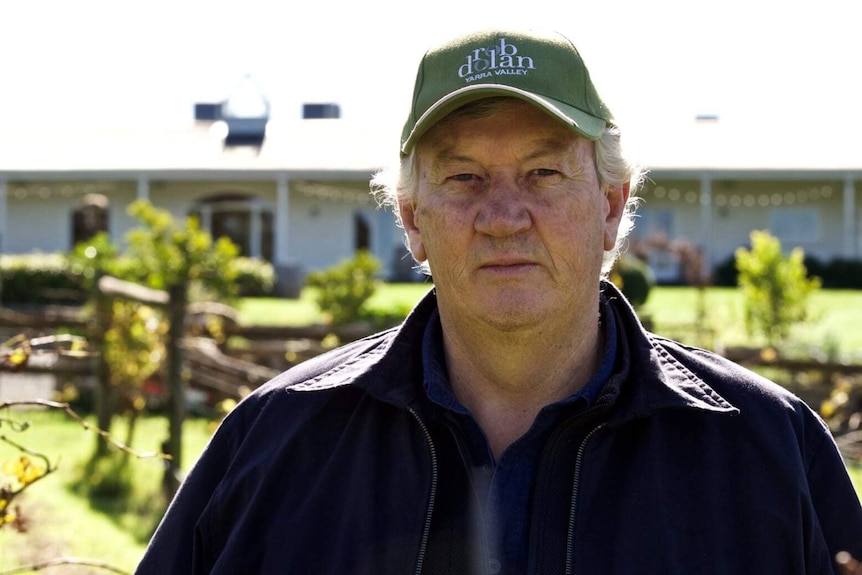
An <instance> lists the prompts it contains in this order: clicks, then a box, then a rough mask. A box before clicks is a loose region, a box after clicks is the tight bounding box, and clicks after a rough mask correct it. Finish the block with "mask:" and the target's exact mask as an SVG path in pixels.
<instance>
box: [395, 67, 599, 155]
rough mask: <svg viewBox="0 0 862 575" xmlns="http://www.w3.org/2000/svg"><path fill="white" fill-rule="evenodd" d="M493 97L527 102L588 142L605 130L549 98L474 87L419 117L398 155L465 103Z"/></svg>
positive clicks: (496, 87)
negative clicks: (511, 98) (507, 97)
mask: <svg viewBox="0 0 862 575" xmlns="http://www.w3.org/2000/svg"><path fill="white" fill-rule="evenodd" d="M493 96H509V97H513V98H518V99H520V100H524V101H526V102H529V103H530V104H533V105H534V106H536V107H538V108H540V109H541V110H543V111H545V112H547V113H548V114H549V115H551V116H552V117H553V118H555V119H557V120H559V121H560V122H561V123H563V124H565V125H566V126H567V127H569V128H571V129H572V130H574V131H575V132H577V133H578V134H580V135H581V136H583V137H585V138H588V139H590V140H598V139H599V138H600V137H601V135H602V132H603V131H604V130H605V128H606V127H607V122H605V120H603V119H601V118H596V117H595V116H592V115H590V114H587V113H586V112H584V111H583V110H580V109H578V108H575V107H573V106H569V105H568V104H564V103H563V102H560V101H558V100H554V99H552V98H546V97H544V96H540V95H537V94H533V93H532V92H527V91H525V90H520V89H518V88H513V87H512V86H503V85H500V84H476V85H473V86H468V87H466V88H462V89H460V90H457V91H455V92H452V93H451V94H447V95H446V96H445V97H443V98H441V99H440V100H438V101H437V102H435V103H434V105H433V106H431V107H430V108H428V110H427V111H426V112H425V113H424V114H422V117H421V118H419V120H417V122H416V125H415V126H413V130H412V131H411V132H410V135H409V136H407V138H406V139H405V140H404V141H403V142H402V143H401V154H402V155H407V154H408V153H410V150H411V149H412V148H413V146H415V145H416V142H417V141H419V138H421V137H422V135H423V134H425V132H427V131H428V130H430V129H431V128H432V127H433V126H434V125H435V124H436V123H437V122H439V121H440V120H442V119H443V118H444V117H445V116H447V115H449V114H450V113H451V112H454V111H455V110H456V109H458V108H460V107H461V106H463V105H464V104H468V103H470V102H474V101H476V100H482V99H484V98H489V97H493Z"/></svg>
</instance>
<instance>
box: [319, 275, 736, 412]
mask: <svg viewBox="0 0 862 575" xmlns="http://www.w3.org/2000/svg"><path fill="white" fill-rule="evenodd" d="M601 290H602V297H603V298H605V299H606V300H607V301H608V303H609V304H610V307H611V309H612V311H613V314H614V318H615V320H616V322H617V328H618V329H617V333H618V334H619V335H618V337H619V343H620V347H619V349H618V351H617V354H618V359H617V369H616V370H615V374H614V376H613V377H612V378H611V381H610V382H609V383H608V385H607V388H608V389H606V390H605V391H603V392H602V395H609V396H610V398H609V399H612V401H613V402H614V404H615V406H614V409H613V410H612V411H613V413H614V415H613V416H612V420H620V421H624V420H629V419H635V418H639V417H646V416H648V415H650V414H651V413H653V412H655V411H657V410H663V409H696V410H701V411H707V412H714V413H718V414H737V413H739V410H738V409H737V408H736V407H734V406H733V405H732V404H731V403H730V402H728V401H727V400H725V399H724V398H723V397H722V396H721V395H719V394H718V392H716V391H715V390H714V389H713V388H712V387H710V386H709V384H707V383H706V382H705V381H704V380H703V379H701V378H700V377H698V376H697V375H696V374H695V373H694V372H692V371H691V370H690V369H689V368H688V367H686V365H685V364H684V363H683V362H681V361H680V360H679V358H677V357H676V356H674V355H672V354H671V353H670V352H669V351H668V346H667V345H665V344H666V343H667V341H666V340H664V339H662V338H660V337H658V336H656V335H654V334H652V333H650V332H648V331H646V330H645V329H644V327H643V325H642V324H641V323H640V320H639V319H638V317H637V315H636V314H635V312H634V310H633V309H632V307H631V305H630V304H629V302H628V301H627V300H626V299H625V297H624V296H623V295H622V293H620V291H619V290H618V289H617V288H616V287H615V286H614V285H613V284H611V283H610V282H606V281H603V282H602V285H601ZM436 308H437V298H436V295H435V293H434V290H433V289H431V290H430V291H429V292H428V293H427V294H426V295H425V297H423V298H422V300H420V301H419V303H418V304H417V305H416V307H414V308H413V310H412V311H411V312H410V314H409V315H408V316H407V318H406V319H405V320H404V322H403V323H402V324H401V326H399V327H398V328H397V329H394V330H391V331H389V332H385V333H384V334H382V335H381V336H379V337H381V338H382V341H380V342H379V344H378V345H376V346H375V347H374V348H373V349H370V350H368V351H367V352H366V353H363V354H360V355H359V356H357V358H356V360H355V361H353V362H348V364H347V365H345V366H342V367H341V368H340V370H339V373H338V375H337V376H336V377H337V380H338V382H341V383H348V382H351V381H352V383H353V384H354V385H358V386H361V387H363V388H364V389H365V390H366V391H367V392H368V393H369V394H371V395H372V396H374V397H376V398H378V399H380V400H382V401H385V402H387V403H391V404H394V405H396V406H399V407H404V408H407V407H414V406H417V405H418V403H419V402H418V399H419V395H418V394H420V393H423V392H422V336H423V333H424V331H425V326H426V325H427V323H428V321H429V319H430V317H431V315H432V313H433V311H434V310H435V309H436ZM678 349H680V350H682V351H681V353H684V354H687V353H690V352H688V351H686V350H685V349H684V348H678ZM333 375H335V374H334V373H332V372H330V373H329V374H328V377H327V379H329V378H330V377H332V376H333ZM333 383H334V382H332V381H330V382H329V385H332V384H333ZM335 384H336V385H337V382H335ZM329 385H327V387H328V386H329Z"/></svg>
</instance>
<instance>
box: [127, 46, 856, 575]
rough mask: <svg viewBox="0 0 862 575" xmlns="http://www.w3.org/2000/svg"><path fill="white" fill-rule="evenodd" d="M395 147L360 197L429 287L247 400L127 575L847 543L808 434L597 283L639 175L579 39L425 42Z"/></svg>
mask: <svg viewBox="0 0 862 575" xmlns="http://www.w3.org/2000/svg"><path fill="white" fill-rule="evenodd" d="M401 155H402V161H401V166H400V168H399V169H398V170H397V171H396V172H395V173H394V175H392V174H389V175H387V174H380V175H378V176H377V177H376V178H375V182H374V185H375V188H376V191H377V193H378V194H379V195H380V196H381V198H382V199H383V200H384V201H388V202H389V203H390V204H392V205H393V206H394V207H395V208H396V210H397V214H398V217H399V220H400V222H401V223H402V225H403V227H404V230H405V232H406V237H407V241H408V243H409V247H410V250H411V252H412V254H413V256H414V257H415V259H416V260H417V261H418V262H420V263H421V264H422V265H423V266H424V267H425V268H426V269H427V270H428V271H429V273H431V274H432V276H433V280H434V289H433V291H432V292H431V293H430V294H429V295H428V296H427V297H426V298H425V299H424V300H423V301H422V302H420V303H419V304H418V306H417V307H416V309H415V310H414V311H413V312H412V313H411V314H410V316H409V317H408V318H407V319H406V321H405V322H404V323H403V325H401V326H400V327H399V328H397V329H394V330H390V331H387V332H384V333H381V334H379V335H376V336H373V337H370V338H367V339H365V340H362V341H358V342H354V343H352V344H349V345H347V346H345V347H343V348H341V349H338V350H335V351H333V352H330V353H329V354H326V355H324V356H322V357H319V358H316V359H314V360H310V361H308V362H305V363H303V364H301V365H300V366H298V367H296V368H294V369H292V370H289V371H288V372H286V373H284V374H283V375H281V376H279V377H278V378H276V379H275V380H274V381H272V382H270V383H269V384H267V385H266V386H264V387H262V388H261V389H259V390H257V391H256V392H254V393H253V394H252V395H251V396H249V397H248V398H247V399H246V400H245V401H243V402H242V403H241V404H240V405H239V406H238V407H237V408H236V410H234V411H233V412H232V413H231V414H230V415H229V416H228V417H227V418H226V419H225V421H224V423H223V424H222V426H221V428H220V429H219V431H218V432H217V433H216V434H215V436H214V437H213V439H212V441H211V443H210V445H209V446H208V447H207V449H206V451H205V452H204V454H203V455H202V457H201V459H200V461H199V462H198V463H197V465H196V466H195V468H194V469H193V470H192V472H191V473H190V475H189V477H188V479H187V480H186V482H185V484H184V485H183V486H182V488H181V489H180V491H179V493H178V495H177V497H176V499H175V500H174V502H173V503H172V504H171V507H170V509H169V510H168V513H167V514H166V516H165V518H164V520H163V522H162V524H161V525H160V527H159V529H158V530H157V532H156V534H155V536H154V538H153V540H152V542H151V545H150V547H149V549H148V551H147V553H146V555H145V557H144V559H143V561H142V563H141V565H140V568H139V571H138V572H139V573H153V574H156V573H158V574H166V573H176V574H183V575H187V574H193V573H220V574H221V573H224V574H228V573H229V574H236V573H369V574H370V573H374V574H385V573H393V574H394V573H397V574H404V573H417V574H419V573H488V574H496V573H505V574H514V573H536V574H547V573H600V574H602V575H606V574H612V573H620V574H631V573H661V574H662V575H666V574H672V573H680V574H686V575H691V574H694V573H726V574H734V575H738V574H741V573H759V574H762V573H776V574H781V575H788V574H802V573H818V574H821V573H831V572H833V570H834V569H837V566H836V563H835V556H836V554H837V553H838V552H839V551H844V552H849V553H850V554H851V555H853V556H856V557H859V556H860V555H862V508H860V505H859V500H858V498H857V496H856V494H855V492H854V490H853V487H852V485H851V483H850V481H849V479H848V476H847V473H846V470H845V468H844V465H843V462H842V459H841V456H840V454H839V452H838V450H837V449H836V447H835V443H834V442H833V440H832V438H831V436H830V434H829V432H828V430H827V428H826V427H825V426H824V424H823V423H822V421H821V420H820V419H818V417H817V416H816V415H815V414H814V413H813V412H812V411H811V410H810V409H809V408H808V407H806V405H805V404H803V403H802V402H801V401H799V400H798V399H797V398H795V397H794V396H792V395H791V394H789V393H787V392H786V391H784V390H783V389H781V388H780V387H778V386H776V385H774V384H772V383H770V382H768V381H765V380H763V379H762V378H760V377H758V376H757V375H755V374H753V373H750V372H748V371H745V370H743V369H741V368H740V367H738V366H736V365H734V364H732V363H730V362H728V361H726V360H724V359H722V358H720V357H718V356H715V355H713V354H711V353H708V352H705V351H702V350H698V349H692V348H690V347H686V346H684V345H681V344H679V343H676V342H673V341H669V340H667V339H664V338H661V337H658V336H656V335H653V334H651V333H649V332H646V331H644V329H643V328H642V326H641V325H640V323H639V322H638V320H637V318H636V316H635V315H634V313H633V311H632V309H631V308H630V306H629V305H628V304H627V303H626V301H625V299H624V298H623V296H622V295H621V294H620V293H619V292H618V291H617V290H616V289H615V288H614V287H613V286H612V285H611V284H609V283H607V282H606V281H604V279H603V278H604V276H605V275H606V273H607V271H608V269H609V267H610V266H611V265H612V263H613V261H614V258H615V257H616V254H617V252H618V247H619V245H620V242H621V241H622V239H623V238H624V236H625V234H626V233H627V231H628V229H629V228H630V226H631V206H632V204H633V201H632V198H631V195H632V191H633V190H634V189H635V188H636V187H637V185H638V184H639V181H640V178H641V174H640V172H639V171H638V170H637V169H635V168H634V167H633V166H632V165H631V164H630V163H629V162H627V161H626V160H625V158H624V157H623V155H622V153H621V148H620V141H619V131H618V129H617V128H616V126H615V125H614V121H613V118H612V116H611V114H610V112H609V111H608V109H607V107H606V106H605V105H604V104H603V102H602V100H601V98H600V97H599V96H598V94H597V92H596V90H595V88H594V87H593V84H592V82H591V80H590V77H589V74H588V72H587V69H586V67H585V66H584V63H583V62H582V60H581V57H580V55H579V54H578V52H577V50H576V49H575V47H574V46H572V44H571V43H570V42H569V41H568V40H566V39H565V38H563V37H561V36H559V35H556V34H546V33H538V32H525V31H514V30H492V31H485V32H480V33H476V34H473V35H468V36H466V37H460V38H457V39H455V40H453V41H451V42H449V43H447V44H445V45H443V46H440V47H438V48H435V49H433V50H431V51H429V52H428V53H427V54H426V55H425V57H424V59H423V61H422V63H421V66H420V69H419V73H418V75H417V79H416V87H415V93H414V98H413V105H412V110H411V114H410V117H409V118H408V121H407V124H406V126H405V129H404V133H403V137H402V142H401ZM390 181H391V182H392V184H391V185H387V182H390Z"/></svg>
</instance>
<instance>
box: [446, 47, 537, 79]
mask: <svg viewBox="0 0 862 575" xmlns="http://www.w3.org/2000/svg"><path fill="white" fill-rule="evenodd" d="M535 69H536V66H535V64H534V63H533V58H532V57H530V56H521V55H519V54H518V47H517V46H515V45H514V44H510V43H509V42H506V39H505V38H500V40H499V44H493V45H491V46H487V47H484V48H476V49H474V50H473V51H472V52H471V53H470V54H468V55H467V61H466V62H465V63H464V64H461V66H460V67H459V68H458V76H459V77H460V78H463V79H464V81H465V82H467V83H468V84H469V83H470V82H475V81H477V80H482V79H483V78H491V77H493V76H526V75H527V72H528V70H535Z"/></svg>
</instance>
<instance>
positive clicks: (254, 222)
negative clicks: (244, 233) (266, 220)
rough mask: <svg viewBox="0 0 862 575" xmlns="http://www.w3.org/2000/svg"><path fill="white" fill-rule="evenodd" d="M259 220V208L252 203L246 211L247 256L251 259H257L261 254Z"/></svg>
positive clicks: (261, 227) (260, 227)
mask: <svg viewBox="0 0 862 575" xmlns="http://www.w3.org/2000/svg"><path fill="white" fill-rule="evenodd" d="M260 218H261V215H260V206H259V205H258V204H256V203H252V205H251V207H249V210H248V219H249V222H248V235H249V238H248V251H249V252H250V253H249V254H248V255H249V256H251V257H253V258H259V257H260V254H261V250H260V236H261V230H262V229H263V226H262V225H261V221H260Z"/></svg>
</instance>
